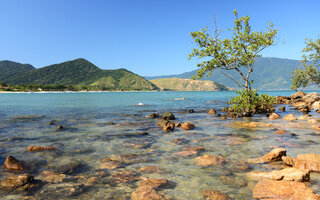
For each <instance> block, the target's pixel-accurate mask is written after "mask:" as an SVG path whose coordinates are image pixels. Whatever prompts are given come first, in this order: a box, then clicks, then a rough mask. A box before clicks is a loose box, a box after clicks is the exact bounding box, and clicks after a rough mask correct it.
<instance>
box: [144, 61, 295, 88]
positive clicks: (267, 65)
mask: <svg viewBox="0 0 320 200" xmlns="http://www.w3.org/2000/svg"><path fill="white" fill-rule="evenodd" d="M299 66H300V62H299V61H298V60H291V59H282V58H268V57H260V58H257V60H256V63H255V65H254V71H253V72H252V73H251V80H254V83H253V88H257V89H259V90H284V89H290V87H291V84H292V82H291V80H290V77H291V72H293V71H294V69H295V68H296V67H299ZM196 72H197V70H194V71H191V72H186V73H183V74H177V75H164V76H151V77H145V78H146V79H148V80H152V79H160V78H173V77H176V78H183V79H190V78H191V77H192V76H193V75H195V74H196ZM224 72H227V73H228V74H229V75H231V76H232V77H234V78H235V79H236V80H240V76H239V75H238V73H237V72H236V71H224ZM200 80H211V81H216V82H218V83H220V84H223V85H225V86H227V87H231V88H238V87H237V85H236V84H235V83H234V82H233V81H232V80H231V79H229V78H227V77H225V76H224V75H223V74H222V73H221V70H219V69H217V70H214V71H212V75H211V76H210V77H203V78H202V79H200Z"/></svg>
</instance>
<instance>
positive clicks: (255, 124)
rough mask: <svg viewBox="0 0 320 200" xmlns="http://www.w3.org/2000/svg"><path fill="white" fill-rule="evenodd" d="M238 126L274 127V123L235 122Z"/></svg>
mask: <svg viewBox="0 0 320 200" xmlns="http://www.w3.org/2000/svg"><path fill="white" fill-rule="evenodd" d="M234 124H235V125H236V126H241V127H245V128H265V127H272V124H267V123H264V122H234Z"/></svg>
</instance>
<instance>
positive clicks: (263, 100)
mask: <svg viewBox="0 0 320 200" xmlns="http://www.w3.org/2000/svg"><path fill="white" fill-rule="evenodd" d="M237 94H238V96H236V97H232V98H231V101H230V103H231V104H232V105H231V106H230V108H229V109H230V110H231V111H233V112H236V113H237V114H238V115H239V116H251V115H253V114H255V113H264V112H268V111H269V109H271V108H273V103H274V98H273V97H272V96H269V95H267V94H261V96H259V94H258V93H257V90H250V89H242V90H238V91H237Z"/></svg>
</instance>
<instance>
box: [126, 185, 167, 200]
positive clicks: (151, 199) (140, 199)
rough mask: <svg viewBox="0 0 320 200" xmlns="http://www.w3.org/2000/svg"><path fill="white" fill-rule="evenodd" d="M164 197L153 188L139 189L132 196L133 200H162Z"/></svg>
mask: <svg viewBox="0 0 320 200" xmlns="http://www.w3.org/2000/svg"><path fill="white" fill-rule="evenodd" d="M162 199H164V196H162V195H161V194H159V193H158V192H157V191H156V190H154V189H153V188H151V187H139V188H138V189H137V190H135V191H134V192H133V193H132V194H131V200H162Z"/></svg>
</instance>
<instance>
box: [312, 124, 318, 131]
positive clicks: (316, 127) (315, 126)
mask: <svg viewBox="0 0 320 200" xmlns="http://www.w3.org/2000/svg"><path fill="white" fill-rule="evenodd" d="M312 129H314V130H316V131H320V125H319V124H316V125H313V126H312Z"/></svg>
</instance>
